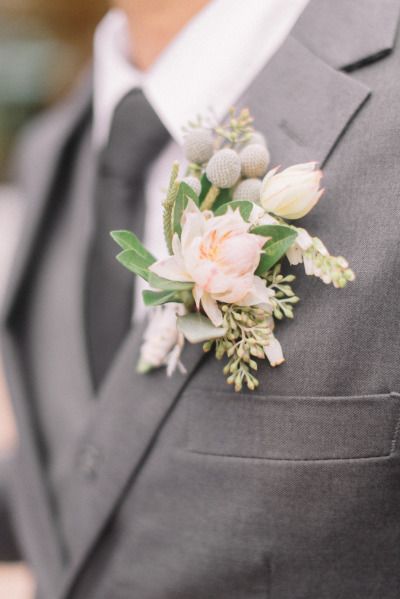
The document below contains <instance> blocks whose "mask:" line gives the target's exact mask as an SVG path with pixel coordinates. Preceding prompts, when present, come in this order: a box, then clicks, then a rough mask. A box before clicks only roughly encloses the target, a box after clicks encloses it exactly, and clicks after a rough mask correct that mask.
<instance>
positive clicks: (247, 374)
mask: <svg viewBox="0 0 400 599" xmlns="http://www.w3.org/2000/svg"><path fill="white" fill-rule="evenodd" d="M222 312H223V315H224V322H223V328H225V329H226V333H225V335H224V337H222V338H221V339H217V340H216V341H215V355H216V357H217V359H218V360H221V359H222V358H223V357H224V355H225V354H226V355H227V357H228V358H229V361H228V363H227V364H226V366H225V368H224V374H225V376H226V377H227V382H228V383H229V384H231V385H234V387H235V391H240V390H241V389H242V387H243V385H244V384H245V385H246V386H247V387H248V388H249V389H250V390H254V389H255V388H256V387H257V386H258V384H259V383H258V379H257V377H256V376H255V375H254V374H253V372H252V371H254V372H255V371H257V368H258V365H257V362H256V360H255V358H260V359H263V358H265V354H264V347H265V346H266V345H268V344H269V341H270V337H271V334H272V330H271V325H272V319H271V314H269V313H268V312H266V311H265V310H263V309H262V308H259V307H257V306H250V307H244V306H235V305H228V304H224V305H222ZM213 344H214V340H210V341H206V343H204V345H203V348H204V351H210V349H211V348H212V346H213Z"/></svg>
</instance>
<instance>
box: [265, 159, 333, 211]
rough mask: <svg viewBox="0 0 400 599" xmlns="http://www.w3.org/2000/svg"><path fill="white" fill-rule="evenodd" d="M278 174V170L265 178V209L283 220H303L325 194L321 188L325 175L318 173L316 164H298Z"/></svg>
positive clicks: (274, 170) (275, 169)
mask: <svg viewBox="0 0 400 599" xmlns="http://www.w3.org/2000/svg"><path fill="white" fill-rule="evenodd" d="M277 171H278V169H277V168H274V169H273V170H272V171H269V173H268V174H267V175H266V176H265V177H264V180H263V182H262V187H261V205H262V207H263V208H264V210H265V211H266V212H270V213H272V214H276V215H278V216H281V217H282V218H288V219H297V218H302V217H303V216H305V215H306V214H307V213H308V212H310V210H311V209H312V208H313V207H314V206H315V204H316V203H317V202H318V200H319V198H320V197H321V195H322V193H323V191H324V190H323V189H320V188H319V185H320V182H321V177H322V172H321V171H320V170H317V169H316V163H315V162H307V163H305V164H295V165H294V166H291V167H290V168H287V169H285V170H283V171H282V172H280V173H279V172H277Z"/></svg>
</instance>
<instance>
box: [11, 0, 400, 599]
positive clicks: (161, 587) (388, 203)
mask: <svg viewBox="0 0 400 599" xmlns="http://www.w3.org/2000/svg"><path fill="white" fill-rule="evenodd" d="M399 16H400V0H379V1H378V0H335V1H333V0H311V2H310V4H309V5H308V7H307V9H306V11H305V12H304V13H303V15H302V16H301V18H300V20H299V21H298V23H297V24H296V26H295V28H294V29H293V31H292V33H291V35H290V36H289V37H288V39H287V40H286V42H285V43H284V44H283V45H282V47H281V48H280V49H279V50H278V52H277V53H276V55H275V56H274V57H273V59H272V60H271V61H270V62H269V63H268V64H267V65H266V67H265V69H264V70H263V71H262V72H261V73H260V74H259V76H258V77H257V78H256V80H255V81H254V82H253V83H252V85H251V86H250V87H249V89H248V90H247V91H246V93H245V95H244V97H243V98H242V99H241V101H240V103H239V104H240V105H248V106H249V107H250V109H251V111H252V113H253V115H254V116H255V118H256V123H257V126H258V128H260V129H261V130H262V131H264V132H265V134H266V136H267V139H268V142H269V146H270V149H271V154H272V157H273V162H274V163H276V164H282V165H289V164H292V163H294V162H304V161H308V160H318V161H319V162H320V163H321V164H322V165H323V166H324V170H325V186H326V189H327V191H326V195H325V196H324V198H323V200H321V202H320V204H319V205H318V207H317V208H316V209H315V210H314V211H313V213H312V214H311V215H310V216H308V217H307V218H306V219H305V221H304V224H305V226H306V227H307V228H308V229H309V230H311V231H312V232H314V233H315V234H316V235H318V236H320V237H321V238H322V239H324V241H325V242H326V243H327V245H328V247H330V248H332V250H337V251H338V252H340V253H343V255H345V256H346V257H347V258H348V259H349V261H350V263H351V265H352V266H353V268H354V270H355V272H356V274H357V279H356V282H355V283H353V284H352V285H350V286H348V288H346V289H345V290H343V291H340V292H335V291H333V290H332V289H331V288H328V287H325V286H323V285H322V283H321V282H319V281H314V280H312V279H310V278H306V277H305V276H304V275H303V274H302V271H301V268H299V270H298V280H297V281H296V286H295V288H296V291H297V292H298V294H299V295H300V297H301V298H303V302H302V303H301V304H300V306H299V308H298V310H297V316H296V318H295V321H294V322H291V323H289V326H286V325H285V324H282V325H279V337H280V340H281V342H282V344H283V347H284V351H285V354H286V358H287V363H286V364H285V365H284V366H282V367H280V368H278V369H274V370H271V369H268V368H266V367H265V366H263V367H262V368H263V371H262V375H261V385H260V388H259V389H258V391H257V393H256V394H252V395H248V394H247V393H246V392H243V393H240V394H234V393H233V392H232V391H231V390H230V388H229V387H227V386H226V384H225V382H224V377H223V376H222V373H221V364H220V363H217V362H216V361H215V360H214V359H213V358H210V357H208V356H204V355H203V354H202V350H201V348H199V347H197V346H187V347H186V349H185V352H184V355H183V361H184V363H185V365H186V367H187V374H186V375H184V376H182V375H176V376H174V377H172V378H170V379H167V378H166V377H165V373H164V372H163V371H159V372H154V373H152V374H151V375H148V376H140V375H138V374H136V373H135V369H134V364H135V361H136V359H137V353H138V345H139V340H140V335H141V331H140V330H136V329H133V330H132V331H130V332H128V333H127V337H126V340H125V342H124V345H123V347H122V349H121V351H120V352H119V354H118V356H117V357H116V360H115V362H114V364H113V367H112V369H111V371H110V372H109V373H108V375H107V377H106V380H105V382H104V384H103V385H102V386H101V388H100V391H99V395H98V397H96V398H95V397H93V398H88V400H89V401H91V406H92V407H91V409H90V410H88V411H85V418H84V422H83V429H82V433H81V434H80V435H79V438H78V440H77V441H76V442H75V439H74V441H73V442H71V447H70V449H69V452H70V456H69V457H70V463H71V466H70V470H69V472H68V485H67V486H66V488H65V489H63V492H62V494H61V495H62V498H61V501H60V502H59V504H58V510H59V513H58V514H55V513H54V506H53V505H52V501H51V497H50V493H49V485H48V480H47V477H46V464H45V463H44V460H43V456H42V455H41V452H40V438H39V437H40V433H39V430H38V423H37V421H36V419H35V410H34V405H33V399H32V397H31V394H30V379H29V378H28V377H27V375H26V372H25V368H24V360H23V359H22V357H21V356H22V353H21V352H22V349H21V346H22V343H21V338H22V335H23V329H24V328H25V327H27V326H28V327H29V326H31V324H32V323H29V321H28V322H27V321H26V320H25V317H26V310H27V303H29V286H30V285H31V284H32V272H33V271H35V270H36V271H37V269H39V271H40V268H41V266H40V265H41V262H40V253H39V250H40V244H41V240H42V234H43V231H44V230H45V228H46V225H47V222H48V221H47V217H48V214H49V210H50V207H51V205H52V204H54V202H56V198H57V189H56V188H55V187H54V176H55V173H56V172H59V171H60V169H61V170H62V169H63V164H64V160H65V151H66V150H65V149H66V147H67V146H68V143H69V141H70V139H71V135H72V134H73V132H76V128H77V124H78V123H80V119H81V115H82V113H83V111H84V110H85V107H86V106H87V102H88V98H89V96H90V90H87V89H86V90H83V91H82V90H81V92H80V93H78V94H77V95H74V97H73V98H72V99H70V100H69V101H68V102H67V104H65V105H64V106H63V107H61V108H58V109H57V111H55V112H53V114H52V115H50V116H48V117H46V118H45V119H44V120H43V121H42V123H41V124H40V125H39V126H37V127H35V130H34V131H33V133H32V135H31V136H30V140H29V141H27V143H26V145H25V148H24V150H23V157H22V164H23V168H22V172H23V176H24V178H25V180H26V181H27V185H28V189H29V194H30V205H29V214H28V216H27V219H26V227H25V229H24V235H23V240H22V245H21V247H20V250H19V252H18V260H17V264H16V266H15V268H14V276H13V280H12V282H11V285H10V292H9V300H8V303H7V309H6V314H5V319H4V328H3V343H4V352H5V358H6V366H7V374H8V379H9V382H10V387H11V391H12V395H13V400H14V405H15V410H16V413H17V417H18V422H19V428H20V436H21V446H20V450H19V455H18V458H17V462H16V464H15V475H14V484H13V489H14V496H15V500H14V501H15V506H14V507H15V510H16V513H17V519H18V523H19V535H20V538H21V543H22V545H23V547H24V551H25V553H26V555H27V558H28V559H29V560H30V561H31V562H32V563H33V565H34V567H35V570H36V573H37V576H38V580H39V596H40V597H41V598H42V599H66V598H67V597H68V598H70V599H81V598H82V599H83V598H85V599H87V598H93V599H106V598H107V599H110V598H113V599H128V598H132V597H135V598H139V599H206V598H207V599H209V598H210V597H213V598H214V597H215V598H218V599H225V598H226V599H228V598H229V599H233V598H235V599H236V598H237V599H250V598H253V597H260V598H261V597H262V598H264V599H265V598H271V599H272V598H273V599H300V598H302V599H339V598H340V599H342V598H346V599H347V598H351V599H398V597H399V595H400V446H399V443H400V440H399V429H400V426H399V422H400V420H399V415H400V395H399V393H400V368H399V356H400V302H399V301H398V298H399V293H400V284H399V277H398V273H399V272H400V244H399V223H400V172H399V163H400V141H399V132H400V77H399V72H400V47H399V45H398V44H397V46H396V39H397V26H398V21H399ZM255 50H256V49H255ZM34 343H35V341H34V340H33V344H34ZM34 349H35V348H34ZM36 349H37V350H38V351H41V350H42V348H41V347H39V346H38V347H37V348H36ZM84 367H85V365H83V366H82V368H84Z"/></svg>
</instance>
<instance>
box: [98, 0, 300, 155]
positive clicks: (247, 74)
mask: <svg viewBox="0 0 400 599" xmlns="http://www.w3.org/2000/svg"><path fill="white" fill-rule="evenodd" d="M307 2H308V0H286V1H285V10H282V0H252V2H251V3H250V2H244V0H212V1H211V2H210V3H209V4H208V5H206V7H205V8H204V9H203V10H202V11H200V12H199V13H198V14H197V15H196V16H195V17H194V18H193V19H192V20H191V21H190V22H189V23H188V24H187V25H186V27H184V29H183V30H182V31H181V32H180V33H179V34H178V36H176V37H175V38H174V40H173V41H172V42H171V43H170V44H169V46H168V47H167V48H166V49H165V50H164V52H163V53H162V55H161V56H160V57H159V58H158V60H157V61H156V62H155V64H154V65H153V66H152V68H151V69H150V70H149V71H146V72H141V71H139V70H138V69H137V68H135V67H134V66H133V65H132V63H131V62H130V60H129V52H128V48H129V45H128V28H127V23H126V19H125V15H124V13H122V12H121V11H119V10H116V9H114V10H111V11H109V12H108V13H107V15H106V16H105V17H104V19H103V20H102V22H101V23H100V24H99V26H98V28H97V30H96V35H95V45H94V86H95V87H94V138H95V144H96V146H101V145H103V144H104V143H105V142H106V140H107V137H108V132H109V128H110V124H111V120H112V115H113V112H114V109H115V107H116V105H117V104H118V102H119V101H120V100H121V99H122V97H123V96H124V95H125V94H126V93H128V92H129V91H130V90H131V89H133V88H134V87H141V88H142V89H143V92H144V94H145V95H146V97H147V98H148V100H149V102H150V103H151V105H152V106H153V108H154V110H155V111H156V112H157V114H158V116H159V118H160V119H161V121H162V122H163V123H164V125H165V126H166V128H167V129H168V131H169V132H170V134H171V136H172V137H173V139H175V141H177V142H178V143H181V142H182V137H183V134H182V128H183V127H184V126H185V125H186V124H187V123H188V122H189V121H190V120H193V119H195V118H196V117H197V116H198V115H203V116H205V115H207V113H209V112H210V111H211V112H212V114H213V116H214V117H215V118H216V119H218V120H219V119H221V118H222V117H223V116H224V115H225V114H226V113H227V111H228V110H229V108H230V106H231V105H232V104H234V103H235V101H237V99H238V98H239V97H240V96H241V94H242V93H243V92H244V91H245V89H246V88H247V87H248V85H249V84H250V83H251V81H252V80H253V79H254V77H255V76H256V75H257V73H258V72H259V71H260V70H261V69H262V67H263V66H264V64H265V63H266V61H267V60H268V59H269V58H270V57H271V56H272V54H273V53H274V52H275V51H276V50H277V48H278V47H279V45H280V44H281V43H282V42H283V40H284V39H285V37H286V35H287V34H288V33H289V31H290V29H291V28H292V26H293V25H294V23H295V21H296V20H297V18H298V17H299V15H300V13H301V11H302V10H303V9H304V7H305V5H306V4H307Z"/></svg>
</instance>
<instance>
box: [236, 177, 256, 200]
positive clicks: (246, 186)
mask: <svg viewBox="0 0 400 599" xmlns="http://www.w3.org/2000/svg"><path fill="white" fill-rule="evenodd" d="M260 193H261V181H260V179H255V178H252V179H244V180H243V181H241V182H240V183H239V185H238V186H237V187H236V189H235V191H234V192H233V199H234V200H250V201H251V202H258V203H259V201H260Z"/></svg>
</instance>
